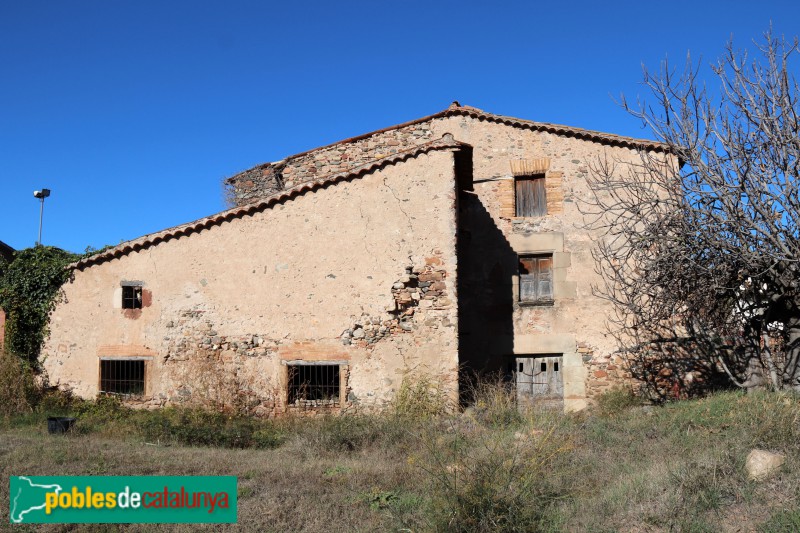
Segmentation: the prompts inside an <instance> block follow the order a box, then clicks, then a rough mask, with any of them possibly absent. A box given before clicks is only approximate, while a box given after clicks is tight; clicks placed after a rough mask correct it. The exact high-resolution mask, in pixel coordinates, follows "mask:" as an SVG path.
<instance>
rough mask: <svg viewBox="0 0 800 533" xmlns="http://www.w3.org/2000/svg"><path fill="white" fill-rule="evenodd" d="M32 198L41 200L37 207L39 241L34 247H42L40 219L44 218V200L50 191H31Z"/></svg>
mask: <svg viewBox="0 0 800 533" xmlns="http://www.w3.org/2000/svg"><path fill="white" fill-rule="evenodd" d="M33 196H34V197H35V198H38V199H39V200H41V205H40V206H39V240H38V241H36V246H41V245H42V217H43V216H44V199H45V198H47V197H48V196H50V189H42V190H41V191H33Z"/></svg>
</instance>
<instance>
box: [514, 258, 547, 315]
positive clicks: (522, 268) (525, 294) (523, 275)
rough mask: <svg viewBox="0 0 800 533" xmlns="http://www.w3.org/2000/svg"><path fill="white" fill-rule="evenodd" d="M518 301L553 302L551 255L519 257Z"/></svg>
mask: <svg viewBox="0 0 800 533" xmlns="http://www.w3.org/2000/svg"><path fill="white" fill-rule="evenodd" d="M519 301H520V302H534V303H535V302H541V303H545V304H547V303H552V302H553V256H552V255H541V256H527V257H520V258H519Z"/></svg>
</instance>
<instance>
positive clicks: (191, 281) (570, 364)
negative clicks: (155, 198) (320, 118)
mask: <svg viewBox="0 0 800 533" xmlns="http://www.w3.org/2000/svg"><path fill="white" fill-rule="evenodd" d="M640 150H648V151H663V147H662V146H661V145H658V144H655V143H652V142H649V141H641V140H635V139H629V138H624V137H618V136H614V135H607V134H600V133H596V132H590V131H586V130H580V129H575V128H567V127H563V126H555V125H550V124H542V123H536V122H529V121H523V120H518V119H513V118H509V117H502V116H498V115H491V114H488V113H485V112H483V111H480V110H477V109H475V108H471V107H466V106H460V105H458V104H457V103H454V104H453V105H452V106H451V107H450V108H448V109H447V110H445V111H443V112H441V113H437V114H435V115H431V116H429V117H424V118H422V119H419V120H416V121H413V122H409V123H406V124H402V125H399V126H395V127H392V128H387V129H385V130H381V131H378V132H373V133H370V134H367V135H364V136H361V137H357V138H354V139H348V140H345V141H342V142H340V143H336V144H334V145H330V146H327V147H322V148H319V149H316V150H312V151H310V152H306V153H303V154H298V155H296V156H292V157H290V158H287V159H285V160H283V161H280V162H277V163H271V164H265V165H260V166H258V167H255V168H253V169H251V170H248V171H246V172H243V173H241V174H239V175H237V176H234V177H233V178H230V180H229V181H228V185H229V192H230V195H229V197H230V199H231V202H232V203H233V204H234V207H233V208H231V209H230V210H228V211H224V212H222V213H219V214H217V215H214V216H212V217H208V218H206V219H202V220H199V221H196V222H193V223H190V224H187V225H184V226H179V227H176V228H171V229H168V230H165V231H163V232H159V233H156V234H153V235H147V236H145V237H142V238H140V239H137V240H134V241H131V242H128V243H124V244H122V245H120V246H118V247H116V248H113V249H110V250H107V251H104V252H102V253H101V254H98V255H95V256H93V257H91V258H88V259H85V260H83V261H81V262H79V263H78V264H77V265H76V269H75V277H74V281H73V282H72V283H71V284H69V285H67V286H66V287H65V291H66V296H67V298H66V302H67V303H64V304H61V305H60V306H59V307H58V308H57V309H56V311H55V312H54V314H53V317H52V323H51V336H50V338H49V340H48V342H47V345H46V347H45V351H44V353H45V354H46V360H45V368H46V369H47V371H48V374H49V377H50V380H51V382H53V383H57V384H59V385H61V386H64V387H70V388H72V389H73V390H74V391H75V392H76V393H78V394H80V395H82V396H93V395H95V394H97V393H98V392H99V391H107V392H117V393H121V394H125V395H126V397H128V398H136V399H138V401H141V402H143V403H146V404H148V405H163V404H166V403H169V402H184V401H191V400H193V399H194V400H201V399H202V400H203V401H211V402H214V403H215V404H217V405H224V406H231V407H236V408H239V409H246V410H248V411H249V412H253V413H255V414H261V415H272V414H278V413H282V412H284V411H286V410H287V409H288V410H293V409H294V410H312V411H316V410H319V409H341V408H344V407H350V406H365V407H381V406H383V405H385V404H386V403H387V402H390V401H391V399H392V398H393V396H394V393H395V392H396V390H397V388H398V387H399V385H400V383H401V381H402V379H403V377H404V376H405V375H407V374H412V375H417V374H420V373H425V374H427V375H429V376H432V377H434V378H435V379H436V380H437V381H438V382H441V383H442V384H443V385H444V387H445V389H446V390H447V391H449V394H450V395H451V396H452V397H453V398H455V397H456V394H457V383H458V374H459V366H460V365H461V366H462V367H468V368H472V369H476V370H490V371H492V370H497V371H502V372H507V373H508V374H509V376H512V377H513V379H515V380H516V382H517V384H518V389H519V394H520V399H521V400H528V399H536V398H541V399H547V400H552V401H557V402H563V405H564V406H565V407H566V408H567V409H580V408H582V407H584V406H585V405H586V403H587V401H589V400H590V399H591V397H592V395H594V394H596V393H598V392H600V391H602V390H604V388H605V387H607V386H609V384H610V383H613V381H614V380H615V379H617V378H618V377H620V376H621V368H620V366H619V361H616V360H615V359H614V357H613V356H612V355H611V354H612V353H613V351H614V348H615V347H614V345H613V342H612V340H611V339H610V337H608V336H607V335H606V332H605V329H604V325H605V324H604V322H605V321H604V317H605V316H606V315H607V313H608V312H609V308H608V304H607V303H606V302H604V301H603V300H601V299H599V298H597V297H595V296H593V295H592V292H591V286H592V284H593V283H596V282H597V281H599V280H598V278H597V274H596V272H595V265H594V263H593V260H592V257H591V253H590V250H591V247H592V244H593V241H594V240H595V239H599V238H602V235H593V234H590V233H588V232H587V231H586V230H584V229H582V226H583V225H582V215H581V214H580V212H579V210H578V207H577V205H578V204H579V203H580V202H581V201H583V200H585V199H587V198H588V197H589V195H590V194H591V191H590V190H589V188H588V185H587V181H586V177H587V174H588V172H589V167H588V165H587V163H588V162H589V161H592V160H593V159H594V158H596V157H598V156H599V155H602V154H604V153H606V154H608V155H611V156H613V157H615V158H617V159H620V160H623V161H624V160H634V159H635V158H638V157H639V155H638V152H639V151H640Z"/></svg>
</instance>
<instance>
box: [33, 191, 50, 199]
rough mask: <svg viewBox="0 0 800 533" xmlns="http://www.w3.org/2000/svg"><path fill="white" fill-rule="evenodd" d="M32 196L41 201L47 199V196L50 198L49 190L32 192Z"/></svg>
mask: <svg viewBox="0 0 800 533" xmlns="http://www.w3.org/2000/svg"><path fill="white" fill-rule="evenodd" d="M33 195H34V196H35V197H36V198H41V199H44V198H47V197H48V196H50V189H42V190H41V191H33Z"/></svg>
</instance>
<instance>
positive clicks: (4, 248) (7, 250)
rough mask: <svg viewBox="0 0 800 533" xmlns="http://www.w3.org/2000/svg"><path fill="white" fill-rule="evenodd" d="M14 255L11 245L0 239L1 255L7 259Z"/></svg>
mask: <svg viewBox="0 0 800 533" xmlns="http://www.w3.org/2000/svg"><path fill="white" fill-rule="evenodd" d="M13 255H14V249H13V248H12V247H10V246H9V245H7V244H6V243H4V242H3V241H0V257H2V258H3V259H5V260H6V261H10V260H11V257H12V256H13Z"/></svg>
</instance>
